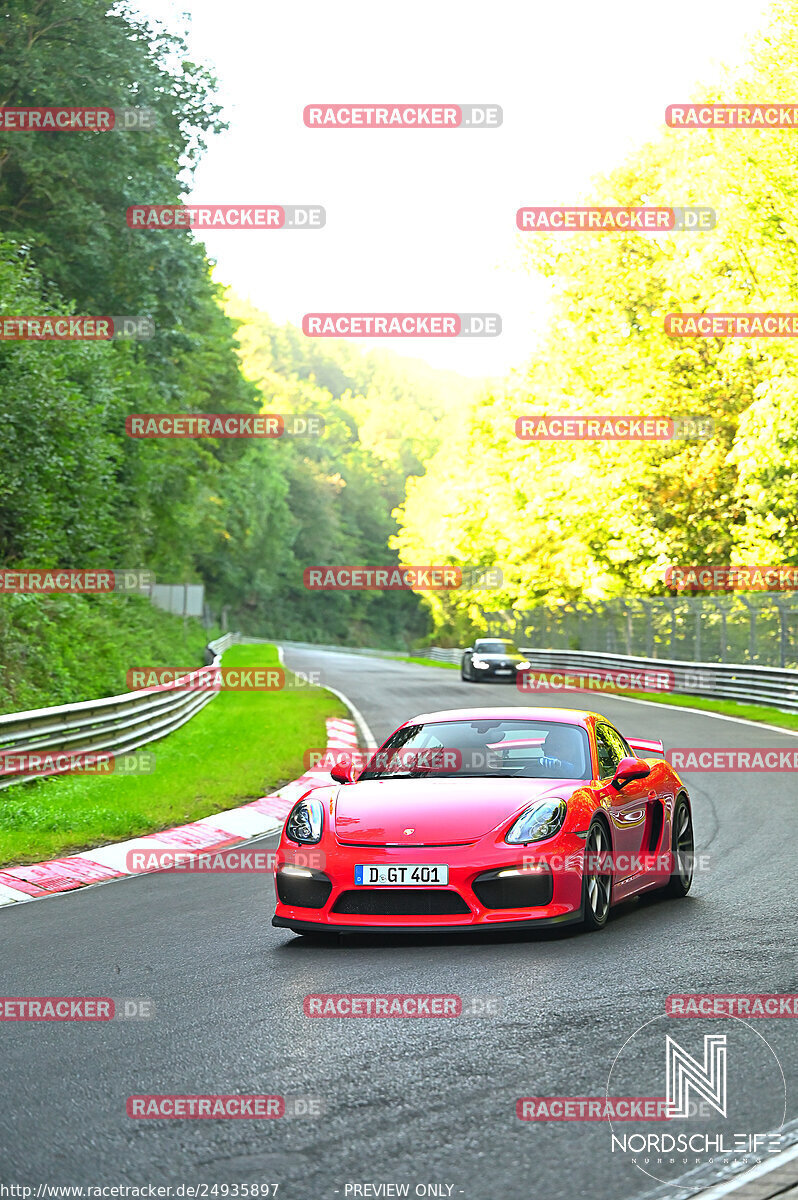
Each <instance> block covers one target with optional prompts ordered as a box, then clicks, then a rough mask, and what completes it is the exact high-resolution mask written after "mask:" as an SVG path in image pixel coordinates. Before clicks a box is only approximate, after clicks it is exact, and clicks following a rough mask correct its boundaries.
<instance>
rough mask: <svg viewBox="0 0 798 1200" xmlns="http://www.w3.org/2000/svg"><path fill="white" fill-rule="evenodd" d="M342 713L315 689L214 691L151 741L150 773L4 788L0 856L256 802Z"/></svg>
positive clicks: (45, 853)
mask: <svg viewBox="0 0 798 1200" xmlns="http://www.w3.org/2000/svg"><path fill="white" fill-rule="evenodd" d="M174 619H175V618H172V620H174ZM224 662H225V666H231V667H266V666H270V665H272V664H274V663H275V662H276V652H275V648H274V646H263V645H261V646H233V647H231V649H230V650H228V651H227V653H226V654H225V656H224ZM346 715H347V713H346V709H345V708H344V705H343V704H341V702H340V701H339V700H338V699H337V698H336V697H334V696H333V695H332V694H331V693H330V692H327V691H324V690H323V689H322V688H317V687H304V688H298V689H297V690H283V691H280V692H220V693H219V695H218V696H217V697H216V699H215V700H212V701H211V703H210V704H208V705H206V706H205V708H203V709H202V711H201V712H199V713H197V715H196V716H195V717H192V719H191V720H190V721H189V722H188V723H187V724H186V725H183V726H182V727H181V728H180V729H177V730H176V731H175V732H174V733H171V734H169V736H168V737H165V738H162V739H161V740H160V741H158V742H153V743H152V746H151V749H152V752H153V753H154V755H155V770H154V771H153V772H152V774H149V775H107V776H103V775H71V776H70V775H61V776H58V777H57V778H51V779H38V780H34V781H32V782H31V783H24V784H19V785H15V786H14V787H12V788H9V790H8V791H6V792H4V793H3V802H2V804H1V805H0V863H2V864H3V865H4V866H8V865H10V864H11V863H21V862H37V861H39V860H41V859H45V858H53V857H55V856H56V855H59V854H65V853H70V852H73V851H76V850H80V849H84V848H86V847H92V846H97V845H102V844H104V843H105V842H112V841H119V840H120V839H122V838H131V837H136V836H137V835H139V834H142V833H149V832H150V831H152V830H156V829H163V828H167V827H169V826H171V825H182V824H185V823H187V822H189V821H197V820H199V818H200V817H205V816H208V815H209V814H210V813H214V812H219V811H220V810H221V809H225V808H232V807H234V806H235V805H237V804H244V803H246V802H247V801H248V800H256V799H257V798H258V797H259V796H264V795H267V794H268V793H269V792H272V791H274V790H275V789H276V788H278V787H280V786H281V785H282V784H284V783H287V782H288V781H289V780H291V779H296V778H297V776H299V775H301V774H302V771H303V769H304V765H303V763H304V752H305V750H306V749H307V747H308V746H313V747H316V746H318V747H324V746H326V744H327V738H326V729H325V721H326V718H327V717H342V716H346ZM211 751H212V752H211Z"/></svg>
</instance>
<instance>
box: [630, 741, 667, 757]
mask: <svg viewBox="0 0 798 1200" xmlns="http://www.w3.org/2000/svg"><path fill="white" fill-rule="evenodd" d="M626 740H627V742H628V743H629V745H630V746H631V747H632V749H633V750H636V751H637V753H638V754H639V755H640V757H641V758H664V756H665V747H664V746H663V744H662V742H658V741H657V740H656V738H627V739H626Z"/></svg>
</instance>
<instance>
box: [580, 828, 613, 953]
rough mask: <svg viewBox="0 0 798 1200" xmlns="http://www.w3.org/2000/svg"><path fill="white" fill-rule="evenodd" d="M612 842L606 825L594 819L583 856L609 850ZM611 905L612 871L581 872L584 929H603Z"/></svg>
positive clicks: (586, 870)
mask: <svg viewBox="0 0 798 1200" xmlns="http://www.w3.org/2000/svg"><path fill="white" fill-rule="evenodd" d="M611 850H612V844H611V842H610V835H609V832H608V831H607V826H606V825H605V824H604V822H603V821H600V820H596V821H593V823H592V824H591V826H590V829H589V830H588V833H587V837H586V839H585V858H587V856H588V854H599V853H601V852H602V851H608V852H609V851H611ZM611 906H612V871H610V872H609V873H607V874H603V875H602V874H599V872H598V871H597V870H588V869H587V868H586V869H585V870H584V871H583V872H582V924H583V926H584V928H585V929H586V930H589V931H593V930H596V929H603V928H604V926H605V925H606V924H607V918H608V917H609V915H610V908H611Z"/></svg>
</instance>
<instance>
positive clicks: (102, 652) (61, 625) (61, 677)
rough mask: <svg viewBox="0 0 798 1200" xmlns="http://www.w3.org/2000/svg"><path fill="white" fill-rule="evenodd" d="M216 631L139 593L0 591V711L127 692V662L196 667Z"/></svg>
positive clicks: (158, 665)
mask: <svg viewBox="0 0 798 1200" xmlns="http://www.w3.org/2000/svg"><path fill="white" fill-rule="evenodd" d="M218 632H219V631H218V630H205V629H203V627H202V624H201V622H200V621H197V620H194V619H193V618H189V619H187V620H185V621H184V620H183V618H182V617H176V616H173V615H172V613H167V612H163V611H162V610H161V609H159V608H155V607H154V605H152V604H151V603H150V601H149V600H148V599H147V598H146V597H145V596H125V595H122V594H120V595H108V596H33V595H20V596H16V595H8V596H0V713H12V712H22V711H24V710H25V709H28V708H49V707H51V706H52V705H54V704H74V703H79V702H80V701H82V700H93V699H97V698H98V697H100V696H115V695H118V694H119V693H120V692H129V691H130V688H129V687H128V686H127V683H126V680H125V675H126V672H127V671H128V669H129V668H130V667H147V666H153V667H173V668H174V667H177V668H181V669H182V668H187V669H190V668H191V667H201V666H202V664H203V662H204V658H203V650H204V647H205V643H206V642H207V641H209V640H211V639H212V638H214V637H216V636H218Z"/></svg>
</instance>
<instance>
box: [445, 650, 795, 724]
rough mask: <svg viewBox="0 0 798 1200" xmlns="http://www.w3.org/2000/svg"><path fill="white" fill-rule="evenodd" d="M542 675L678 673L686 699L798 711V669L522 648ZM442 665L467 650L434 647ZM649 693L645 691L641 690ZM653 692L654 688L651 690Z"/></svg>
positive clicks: (675, 686) (678, 688)
mask: <svg viewBox="0 0 798 1200" xmlns="http://www.w3.org/2000/svg"><path fill="white" fill-rule="evenodd" d="M518 649H519V650H520V652H521V653H522V654H523V655H524V657H525V658H527V659H529V661H530V662H531V663H532V666H533V667H534V669H535V670H537V671H556V672H558V673H559V672H569V673H576V672H579V671H581V672H584V671H585V670H589V669H592V670H594V671H635V672H645V671H648V672H652V673H660V674H661V673H662V672H663V671H667V672H672V674H673V689H672V690H673V691H674V692H675V693H677V694H679V695H684V696H705V697H707V698H708V699H713V700H734V701H737V702H738V703H741V704H767V705H770V706H771V707H773V708H779V709H781V710H782V711H783V712H798V671H792V670H789V669H786V668H781V667H757V666H746V665H744V664H733V663H713V662H709V663H708V662H698V663H689V662H684V661H680V660H677V659H667V658H636V657H634V656H632V655H628V654H602V653H599V652H597V651H590V650H540V649H538V648H537V647H534V646H519V647H518ZM423 654H424V656H425V657H426V658H431V659H433V660H435V661H438V662H452V663H459V662H460V660H461V658H462V654H463V651H462V650H450V649H443V648H442V647H440V646H433V647H430V648H429V649H427V650H424V651H423ZM633 690H635V691H645V690H646V689H645V688H635V689H633ZM650 690H653V689H650Z"/></svg>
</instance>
